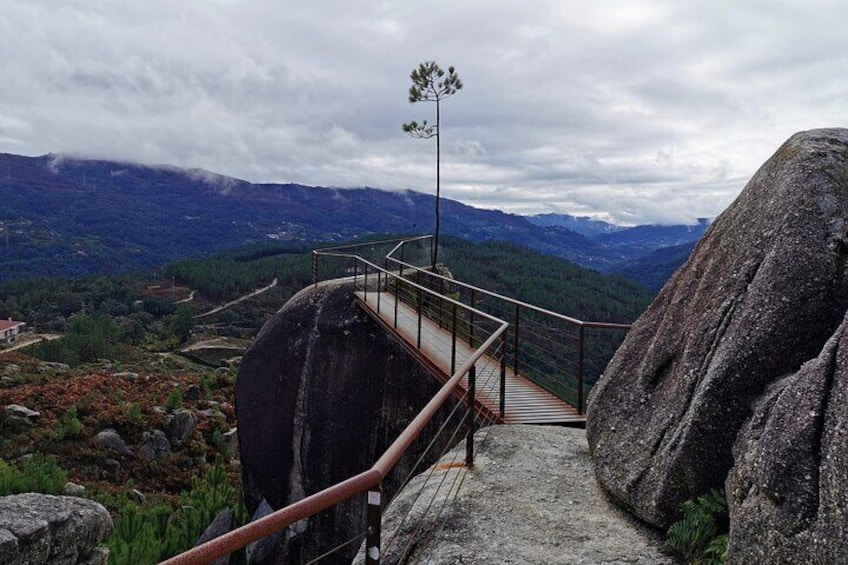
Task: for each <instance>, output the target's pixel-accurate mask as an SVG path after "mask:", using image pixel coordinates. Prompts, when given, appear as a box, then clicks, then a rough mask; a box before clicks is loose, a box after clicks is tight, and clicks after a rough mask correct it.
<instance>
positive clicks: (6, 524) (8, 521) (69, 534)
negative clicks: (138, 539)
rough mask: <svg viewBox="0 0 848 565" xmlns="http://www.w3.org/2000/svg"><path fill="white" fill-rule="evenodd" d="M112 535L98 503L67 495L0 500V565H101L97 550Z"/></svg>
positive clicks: (103, 554)
mask: <svg viewBox="0 0 848 565" xmlns="http://www.w3.org/2000/svg"><path fill="white" fill-rule="evenodd" d="M111 533H112V518H111V517H110V516H109V512H108V511H107V510H106V509H105V508H104V507H103V506H101V505H100V504H98V503H96V502H93V501H91V500H84V499H81V498H76V497H72V496H52V495H47V494H35V493H28V494H13V495H10V496H4V497H0V563H8V564H10V565H14V564H18V563H20V564H32V565H38V564H41V563H62V564H69V565H72V564H74V563H88V564H91V565H101V564H102V565H105V564H106V562H107V561H108V557H109V552H108V551H107V550H106V549H105V548H102V547H98V544H100V543H101V542H102V541H104V540H105V539H106V538H107V537H109V534H111Z"/></svg>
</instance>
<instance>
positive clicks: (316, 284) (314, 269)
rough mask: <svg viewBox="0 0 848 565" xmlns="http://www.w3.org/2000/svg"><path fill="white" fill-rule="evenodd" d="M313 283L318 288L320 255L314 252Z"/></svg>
mask: <svg viewBox="0 0 848 565" xmlns="http://www.w3.org/2000/svg"><path fill="white" fill-rule="evenodd" d="M312 283H313V284H314V285H315V288H318V253H316V252H315V250H314V249H313V250H312Z"/></svg>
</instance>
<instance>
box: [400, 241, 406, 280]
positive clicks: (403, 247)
mask: <svg viewBox="0 0 848 565" xmlns="http://www.w3.org/2000/svg"><path fill="white" fill-rule="evenodd" d="M404 249H406V246H405V245H401V246H400V276H403V264H404V263H405V262H406V260H405V259H404V258H403V250H404Z"/></svg>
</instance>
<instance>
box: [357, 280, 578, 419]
mask: <svg viewBox="0 0 848 565" xmlns="http://www.w3.org/2000/svg"><path fill="white" fill-rule="evenodd" d="M355 295H356V299H357V301H358V302H359V303H360V304H361V305H362V306H363V308H364V309H365V311H366V312H368V313H369V314H370V315H371V316H372V317H373V318H374V319H375V320H377V321H378V322H379V323H380V324H381V325H382V326H383V327H384V328H385V329H386V330H387V331H389V332H390V333H392V334H393V335H395V336H396V337H397V338H398V339H399V340H400V341H401V342H402V343H403V344H404V345H405V346H406V348H407V349H409V350H410V351H411V352H412V353H413V354H414V355H416V356H417V357H418V358H419V359H420V360H421V361H422V362H423V363H424V365H425V366H426V367H427V368H428V369H429V370H430V372H431V373H433V375H434V376H436V377H437V378H438V379H440V380H442V381H446V380H447V379H448V378H449V377H450V369H451V367H450V365H451V333H450V332H449V331H448V330H446V329H444V328H441V327H439V325H438V324H437V323H435V322H433V321H432V320H430V319H429V318H427V317H426V316H425V317H422V320H421V349H420V350H419V349H418V347H417V342H418V314H417V312H416V311H415V309H414V308H412V307H411V306H409V305H407V304H405V303H404V302H402V301H401V302H399V303H398V307H397V312H398V313H397V328H395V327H394V315H395V297H394V295H392V294H390V293H388V292H380V293H377V292H369V293H368V294H367V300H366V296H365V294H364V293H363V292H361V291H359V292H356V293H355ZM378 295H379V297H378ZM378 301H379V313H378V312H377V310H378ZM473 353H474V350H472V349H471V348H470V347H469V346H468V344H466V343H465V342H463V341H461V340H458V341H457V345H456V366H457V367H459V366H460V365H462V363H463V362H465V360H466V359H468V358H470V357H471V355H472V354H473ZM460 386H461V387H462V392H463V393H464V392H465V390H467V386H468V382H467V379H466V378H465V377H463V379H462V382H461V385H460ZM476 396H477V400H478V402H479V403H480V404H481V405H482V407H483V408H484V409H485V410H486V411H487V412H488V416H490V417H491V418H492V419H493V420H494V421H497V422H502V423H506V424H554V425H557V424H558V425H581V424H584V423H585V422H586V416H585V415H582V414H578V413H577V409H576V408H574V407H573V406H571V405H569V404H567V403H566V402H564V401H563V400H561V399H559V398H558V397H556V396H554V395H553V394H551V393H550V392H548V391H547V390H545V389H543V388H542V387H540V386H539V385H537V384H535V383H533V382H532V381H530V380H528V379H526V378H524V377H522V376H520V375H516V374H515V373H514V372H513V371H512V370H511V369H509V368H507V371H506V410H505V413H504V417H503V418H500V416H499V406H500V362H499V361H496V360H495V359H493V358H491V357H489V356H484V357H482V358H481V359H480V361H478V363H477V390H476Z"/></svg>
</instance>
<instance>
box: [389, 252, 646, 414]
mask: <svg viewBox="0 0 848 565" xmlns="http://www.w3.org/2000/svg"><path fill="white" fill-rule="evenodd" d="M406 243H407V242H405V241H402V242H400V243H399V244H398V245H396V246H395V247H394V248H393V249H392V250H391V251H389V253H388V254H387V255H386V258H385V265H386V267H387V268H388V267H389V266H390V265H391V266H394V267H395V268H396V269H397V271H398V272H400V273H403V272H404V270H407V271H411V272H417V273H420V274H421V275H422V276H426V277H429V279H430V280H432V281H434V283H435V282H438V285H439V292H440V293H441V292H444V289H445V287H446V286H448V285H449V286H450V287H453V288H455V289H457V290H458V291H460V296H461V295H462V294H463V292H461V291H465V293H466V294H470V302H471V306H472V307H473V306H475V305H476V304H479V303H480V300H479V298H481V297H488V298H491V299H493V300H494V301H496V303H497V304H498V305H499V306H498V309H499V310H502V311H503V312H504V314H499V315H506V316H507V319H510V318H509V316H508V314H506V313H509V312H511V313H512V315H511V322H512V323H511V333H512V339H511V341H512V369H513V371H514V372H515V374H519V372H520V371H521V369H522V368H525V369H526V368H529V369H530V370H531V372H532V371H537V372H538V371H539V370H540V367H539V366H538V362H535V361H532V360H531V361H530V363H529V367H522V366H521V363H520V361H521V359H520V358H521V355H520V353H519V349H520V348H521V349H524V351H525V353H526V352H527V351H528V349H527V348H528V347H530V348H532V347H538V346H539V343H540V342H539V340H538V339H536V340H535V344H534V339H525V338H524V337H523V336H522V334H524V333H526V331H527V330H526V329H525V328H524V324H523V323H522V322H525V321H526V319H527V315H528V314H530V315H538V316H542V317H545V318H547V319H551V320H554V321H556V322H557V323H561V324H565V325H569V326H572V327H574V328H575V329H576V331H577V335H576V339H577V352H576V360H574V366H575V369H574V370H575V375H574V376H575V380H576V383H575V384H574V385H571V384H568V383H567V382H566V381H560V383H559V385H552V384H551V383H550V381H548V382H541V381H538V380H536V382H537V384H540V385H541V386H542V387H543V388H546V389H548V390H549V391H550V392H551V393H553V394H555V395H556V396H559V397H560V398H563V399H565V398H566V396H568V395H569V394H570V392H566V391H565V390H563V389H562V388H560V386H562V387H564V388H565V389H569V390H570V391H573V393H574V394H575V396H576V398H574V399H573V400H568V402H569V403H572V404H576V408H577V411H578V413H580V414H583V413H584V412H585V399H586V392H585V390H584V388H585V386H586V376H585V370H586V363H585V361H586V355H585V347H586V336H585V331H586V330H587V329H598V330H612V331H628V330H629V329H630V328H631V324H621V323H614V322H598V321H587V320H581V319H578V318H574V317H572V316H566V315H565V314H560V313H559V312H554V311H552V310H548V309H546V308H542V307H540V306H536V305H535V304H529V303H527V302H523V301H521V300H517V299H515V298H510V297H508V296H504V295H502V294H498V293H496V292H492V291H491V290H487V289H485V288H480V287H478V286H474V285H472V284H469V283H467V282H463V281H459V280H456V279H452V278H449V277H446V276H444V275H441V274H439V273H437V272H434V271H433V270H432V269H430V268H428V267H420V266H417V265H413V264H411V263H408V262H406V261H404V258H403V249H404V245H406ZM398 253H399V254H400V259H398V258H397V257H395V255H396V254H398ZM475 299H477V300H476V302H475ZM537 337H538V336H537ZM542 339H544V338H542ZM548 351H549V352H552V350H550V349H549V350H548ZM554 355H557V354H556V353H554ZM525 376H531V374H529V373H528V374H527V375H525ZM531 380H535V379H534V378H531ZM558 390H559V392H558Z"/></svg>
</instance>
